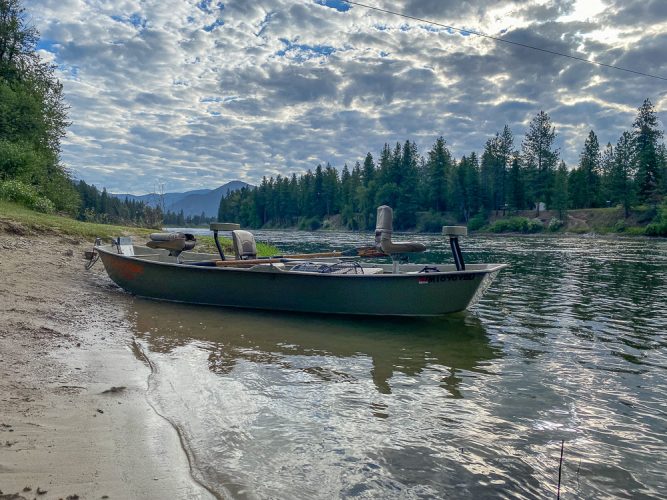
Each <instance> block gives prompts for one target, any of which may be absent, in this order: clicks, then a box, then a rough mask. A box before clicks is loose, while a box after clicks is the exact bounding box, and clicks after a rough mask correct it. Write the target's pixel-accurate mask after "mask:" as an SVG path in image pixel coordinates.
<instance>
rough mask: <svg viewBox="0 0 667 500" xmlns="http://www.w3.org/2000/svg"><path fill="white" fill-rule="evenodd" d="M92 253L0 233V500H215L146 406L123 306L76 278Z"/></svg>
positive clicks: (143, 375) (95, 277)
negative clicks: (196, 479) (26, 499)
mask: <svg viewBox="0 0 667 500" xmlns="http://www.w3.org/2000/svg"><path fill="white" fill-rule="evenodd" d="M90 245H91V244H90V243H88V242H80V241H77V240H75V239H72V238H69V237H62V236H42V235H40V236H37V235H30V234H22V235H21V234H9V233H7V232H1V230H0V491H1V493H0V499H4V498H21V497H24V498H35V497H38V498H43V499H51V498H54V499H58V498H63V499H65V498H68V497H70V498H76V497H78V498H105V497H108V498H156V499H157V498H212V495H211V494H210V493H209V492H208V491H207V490H206V489H204V488H203V487H202V486H201V485H199V484H198V483H197V482H196V481H195V480H194V479H193V478H192V476H191V474H190V469H189V463H188V459H187V456H186V453H185V451H184V450H183V448H182V447H181V443H180V440H179V436H178V434H177V432H176V431H175V430H174V429H173V428H172V427H171V425H170V424H169V423H168V422H167V421H165V420H164V419H163V418H162V417H160V416H159V415H158V414H157V413H156V412H155V410H154V409H153V408H152V407H151V405H150V404H149V401H148V399H147V396H146V390H147V379H148V377H149V375H150V373H151V369H150V366H148V364H147V363H145V361H142V359H141V356H140V355H138V353H136V352H133V349H132V343H133V330H132V324H131V319H130V318H128V317H127V315H126V314H125V311H126V309H127V304H128V301H130V300H132V299H131V298H130V297H127V296H124V295H122V294H117V293H114V294H111V293H109V288H110V287H113V285H112V284H111V282H110V281H109V280H108V278H106V275H105V274H104V270H103V268H102V265H101V264H97V266H95V267H94V268H93V269H92V270H91V271H88V272H87V271H85V270H84V268H83V264H84V261H83V259H82V254H83V251H84V250H87V249H88V247H89V246H90ZM28 488H29V489H28ZM38 488H39V492H43V491H46V493H44V494H38V493H39V492H38ZM14 494H18V496H12V495H14Z"/></svg>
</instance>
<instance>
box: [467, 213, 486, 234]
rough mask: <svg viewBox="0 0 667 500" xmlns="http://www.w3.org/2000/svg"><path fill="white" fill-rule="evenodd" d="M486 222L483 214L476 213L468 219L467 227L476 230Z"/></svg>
mask: <svg viewBox="0 0 667 500" xmlns="http://www.w3.org/2000/svg"><path fill="white" fill-rule="evenodd" d="M486 222H487V218H486V216H485V215H484V214H477V215H475V216H474V217H473V218H471V219H470V220H469V221H468V229H469V230H470V231H477V230H479V229H482V228H483V227H484V226H485V225H486Z"/></svg>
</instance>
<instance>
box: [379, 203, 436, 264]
mask: <svg viewBox="0 0 667 500" xmlns="http://www.w3.org/2000/svg"><path fill="white" fill-rule="evenodd" d="M393 221H394V211H393V210H392V209H391V207H389V206H387V205H382V206H380V207H378V211H377V223H376V224H375V247H376V248H377V249H378V250H380V251H382V252H384V253H386V254H388V255H393V254H398V253H414V252H423V251H425V250H426V245H424V244H423V243H418V242H415V241H404V242H398V241H391V235H392V233H393V232H394V223H393Z"/></svg>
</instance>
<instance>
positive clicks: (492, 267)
mask: <svg viewBox="0 0 667 500" xmlns="http://www.w3.org/2000/svg"><path fill="white" fill-rule="evenodd" d="M133 247H136V248H143V247H141V246H138V245H133ZM111 248H113V246H112V245H102V246H98V247H96V249H97V250H98V251H99V252H101V253H106V254H109V255H111V256H113V257H118V258H121V259H123V260H131V261H134V262H141V263H146V264H151V265H155V266H158V267H160V266H167V267H173V268H181V269H182V268H187V269H198V270H201V271H210V272H219V271H228V272H229V271H231V272H239V271H240V272H250V273H253V274H256V273H258V270H257V269H253V268H252V267H234V266H224V267H223V266H220V267H218V266H198V265H194V264H188V263H187V262H183V263H180V264H179V263H175V262H162V261H156V260H149V259H142V258H141V257H143V256H142V255H125V254H122V253H117V252H112V251H111V250H110V249H111ZM149 255H151V256H152V255H162V254H149ZM285 260H286V261H287V262H290V261H291V262H308V259H298V260H294V259H292V260H291V259H285ZM230 262H233V261H230ZM239 262H240V263H241V262H243V261H239ZM271 264H272V263H269V262H267V263H266V264H261V263H260V264H255V265H256V266H258V265H265V266H271ZM416 265H422V263H419V264H416ZM423 265H424V266H429V265H430V266H438V265H440V266H442V265H452V264H443V263H430V262H426V263H423ZM469 265H475V266H477V265H483V266H489V267H487V268H485V269H465V270H456V269H454V270H452V271H432V272H428V273H419V272H411V273H399V274H394V273H379V274H335V273H317V272H309V271H287V270H284V269H280V268H277V267H275V271H273V272H276V274H282V273H285V275H286V276H315V277H323V276H326V277H331V278H356V279H359V278H377V279H410V278H415V277H429V276H432V277H435V276H451V275H478V274H479V275H486V274H490V273H494V272H497V271H500V270H501V269H504V268H506V267H508V266H509V264H500V263H490V264H469ZM259 272H261V271H259Z"/></svg>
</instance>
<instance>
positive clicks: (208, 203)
mask: <svg viewBox="0 0 667 500" xmlns="http://www.w3.org/2000/svg"><path fill="white" fill-rule="evenodd" d="M244 187H250V184H247V183H245V182H242V181H231V182H228V183H227V184H223V185H222V186H220V187H219V188H216V189H196V190H194V191H186V192H184V193H165V194H164V195H163V198H164V207H165V210H169V211H170V212H175V213H179V212H180V211H181V210H183V213H184V214H185V216H186V217H187V216H188V215H201V213H202V212H204V213H205V214H206V216H207V217H214V216H216V215H217V214H218V207H219V206H220V200H221V199H222V197H223V196H227V194H228V193H229V192H230V191H236V190H238V189H241V188H244ZM112 196H115V197H117V198H120V199H122V200H124V199H125V198H127V199H129V200H135V201H143V202H144V203H146V204H148V205H150V206H152V207H155V206H157V205H158V204H160V198H161V196H160V195H159V194H156V193H150V194H142V195H138V196H137V195H132V194H112Z"/></svg>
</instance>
